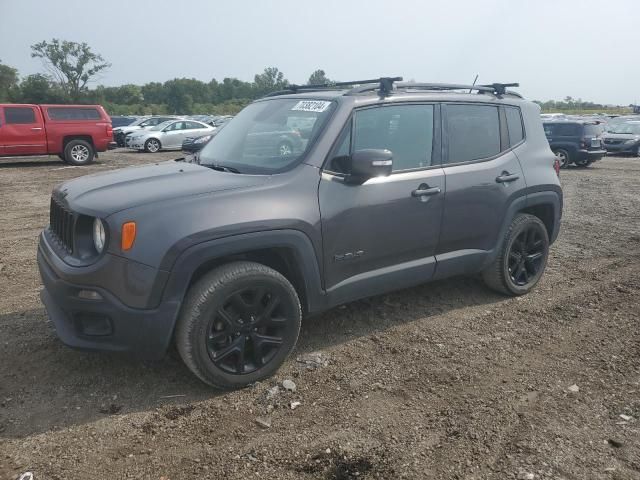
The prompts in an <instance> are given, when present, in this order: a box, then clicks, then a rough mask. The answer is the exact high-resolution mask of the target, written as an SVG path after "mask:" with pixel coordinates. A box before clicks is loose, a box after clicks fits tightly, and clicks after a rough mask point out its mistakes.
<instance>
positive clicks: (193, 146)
mask: <svg viewBox="0 0 640 480" xmlns="http://www.w3.org/2000/svg"><path fill="white" fill-rule="evenodd" d="M228 124H229V122H226V123H223V124H222V125H220V126H219V127H214V128H215V130H214V131H213V132H211V133H207V134H206V135H200V136H195V137H187V138H185V139H184V142H182V151H183V152H186V153H196V152H199V151H200V150H202V147H204V146H205V145H206V144H207V142H209V140H211V139H212V138H213V137H215V136H216V135H217V134H218V133H220V130H222V129H223V128H224V127H225V126H226V125H228Z"/></svg>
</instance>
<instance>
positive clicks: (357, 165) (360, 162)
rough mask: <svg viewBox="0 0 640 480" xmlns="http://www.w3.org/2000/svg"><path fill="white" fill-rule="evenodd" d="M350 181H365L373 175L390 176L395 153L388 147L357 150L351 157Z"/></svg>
mask: <svg viewBox="0 0 640 480" xmlns="http://www.w3.org/2000/svg"><path fill="white" fill-rule="evenodd" d="M350 164H351V165H350V166H351V168H350V171H351V173H350V175H349V176H348V177H347V179H348V181H349V183H364V182H365V181H366V180H369V179H370V178H373V177H388V176H389V175H391V170H392V169H393V153H391V151H390V150H386V149H377V148H369V149H365V150H356V151H355V152H353V154H352V155H351V158H350Z"/></svg>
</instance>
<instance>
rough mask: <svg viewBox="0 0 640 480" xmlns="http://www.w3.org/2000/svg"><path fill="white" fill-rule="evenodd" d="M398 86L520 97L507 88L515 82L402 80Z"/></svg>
mask: <svg viewBox="0 0 640 480" xmlns="http://www.w3.org/2000/svg"><path fill="white" fill-rule="evenodd" d="M396 86H397V87H398V88H406V89H414V90H468V91H469V92H471V91H474V90H475V91H476V92H480V93H493V94H495V95H497V96H500V95H505V94H509V95H514V96H516V97H519V98H522V95H520V94H519V93H516V92H513V91H511V90H507V87H517V86H519V84H517V83H493V84H491V85H460V84H455V83H413V82H404V83H399V84H397V85H396Z"/></svg>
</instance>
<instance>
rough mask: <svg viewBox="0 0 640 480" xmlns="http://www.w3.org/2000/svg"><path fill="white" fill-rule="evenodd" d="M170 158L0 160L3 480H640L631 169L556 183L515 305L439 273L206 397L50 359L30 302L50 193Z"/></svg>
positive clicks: (190, 386) (175, 376) (637, 184)
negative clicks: (553, 231)
mask: <svg viewBox="0 0 640 480" xmlns="http://www.w3.org/2000/svg"><path fill="white" fill-rule="evenodd" d="M175 156H176V155H175V154H173V153H163V154H159V155H145V154H134V153H124V152H122V151H115V152H109V153H105V154H102V155H101V156H100V161H99V163H98V164H96V165H93V166H91V167H88V168H68V167H66V166H65V165H64V164H62V163H59V162H57V161H53V160H52V159H47V158H43V159H25V160H20V161H15V162H14V161H7V160H0V209H1V211H2V213H1V214H0V365H1V367H0V478H4V477H6V478H17V476H18V475H19V474H20V473H22V472H24V471H27V470H29V471H33V472H34V474H35V478H36V480H40V479H76V478H77V479H86V478H106V477H105V472H109V475H108V477H109V478H128V477H129V478H151V479H160V478H165V479H172V480H175V479H180V478H190V477H192V478H211V479H217V478H237V479H246V478H251V477H254V478H286V479H305V478H309V479H312V478H314V479H315V478H318V479H351V478H364V479H376V478H380V479H382V478H384V479H388V478H415V479H425V478H426V479H432V478H433V479H436V478H437V479H452V478H459V479H480V478H482V479H504V478H514V479H515V478H535V479H578V478H589V479H600V478H602V479H637V478H640V401H639V400H638V399H639V398H640V330H639V329H638V322H639V320H640V318H639V317H640V208H638V206H639V205H640V161H638V159H636V158H617V157H611V158H607V159H605V160H603V161H601V162H597V163H596V164H594V165H593V166H592V167H590V168H588V169H577V168H570V169H568V170H566V171H563V173H562V181H563V188H564V192H565V212H564V218H563V225H562V233H561V236H560V239H559V240H558V242H557V243H556V244H555V245H554V246H553V249H552V254H551V257H550V259H549V267H548V269H547V272H546V274H545V277H544V279H543V281H542V283H541V284H540V285H539V286H538V288H537V289H536V290H535V291H534V292H532V293H531V294H530V295H527V296H526V297H523V298H517V299H511V298H504V297H501V296H499V295H496V294H494V293H492V292H491V291H489V290H487V289H486V288H485V287H484V286H483V285H482V283H481V282H479V281H477V280H476V279H473V278H456V279H450V280H446V281H442V282H436V283H432V284H428V285H423V286H420V287H416V288H413V289H409V290H403V291H399V292H394V293H391V294H388V295H384V296H379V297H374V298H371V299H368V300H363V301H360V302H355V303H352V304H348V305H345V306H343V307H340V308H336V309H334V310H332V311H329V312H327V313H325V314H323V315H321V316H318V317H315V318H312V319H309V320H307V321H305V322H304V325H303V331H302V334H301V339H300V344H299V346H298V347H297V350H296V352H294V354H293V355H292V356H291V358H290V359H289V360H288V361H287V362H286V364H285V365H284V366H283V368H282V369H281V370H280V371H279V372H278V374H277V375H276V376H275V377H274V378H273V379H270V380H269V381H266V382H264V383H262V384H258V385H254V386H252V387H250V388H247V389H245V390H242V391H237V392H230V393H220V392H215V391H212V390H210V389H208V388H207V387H206V386H204V385H202V384H201V383H200V382H199V381H198V380H197V379H195V378H194V377H193V376H192V375H191V374H190V373H189V372H188V370H187V369H186V368H185V367H184V366H183V365H182V362H181V361H180V359H179V358H178V357H177V356H176V354H175V352H171V353H170V354H169V355H168V356H167V357H166V358H165V359H164V360H162V361H160V362H154V363H140V362H137V361H134V360H131V359H129V358H126V357H121V356H116V355H108V354H99V353H84V352H77V351H73V350H70V349H68V348H66V347H64V346H63V345H61V344H60V342H59V341H58V340H57V338H56V336H55V332H54V331H53V329H52V327H51V324H50V323H49V322H48V321H47V318H46V315H45V312H44V310H43V308H42V306H41V304H40V302H39V300H38V293H39V289H40V281H39V278H38V273H37V266H36V262H35V251H36V244H37V235H38V233H39V231H40V230H41V229H42V228H44V226H45V225H46V224H47V216H48V204H49V192H50V191H51V188H52V187H53V186H54V185H55V184H56V183H58V182H61V181H63V180H66V179H69V178H73V177H75V176H79V175H84V174H87V173H94V172H98V171H104V170H108V169H111V168H117V167H122V166H126V165H134V164H141V163H147V162H155V161H158V160H162V159H171V158H174V157H175ZM285 379H292V380H293V381H294V382H295V383H296V386H297V388H296V391H295V392H290V391H286V390H284V389H283V388H282V382H283V381H284V380H285ZM574 386H575V388H574ZM276 387H277V388H276ZM576 388H577V389H576ZM294 404H295V405H296V406H295V408H292V405H294ZM256 418H261V419H265V422H264V424H262V425H261V424H258V423H256Z"/></svg>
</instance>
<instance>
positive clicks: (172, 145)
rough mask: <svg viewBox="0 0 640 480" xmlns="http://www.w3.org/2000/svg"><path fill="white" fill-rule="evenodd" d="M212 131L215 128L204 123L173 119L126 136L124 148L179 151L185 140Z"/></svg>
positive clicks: (147, 150)
mask: <svg viewBox="0 0 640 480" xmlns="http://www.w3.org/2000/svg"><path fill="white" fill-rule="evenodd" d="M213 131H215V128H214V127H212V126H211V125H207V124H206V123H202V122H197V121H195V120H175V119H173V120H169V121H167V122H164V123H161V124H159V125H156V126H155V127H151V128H149V129H144V130H142V131H139V132H134V133H132V134H130V135H128V136H127V138H126V146H127V147H128V148H133V149H135V150H144V151H145V152H151V153H153V152H158V151H160V150H180V148H182V142H183V141H184V139H185V138H187V137H193V136H200V135H203V134H206V133H209V132H213Z"/></svg>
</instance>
